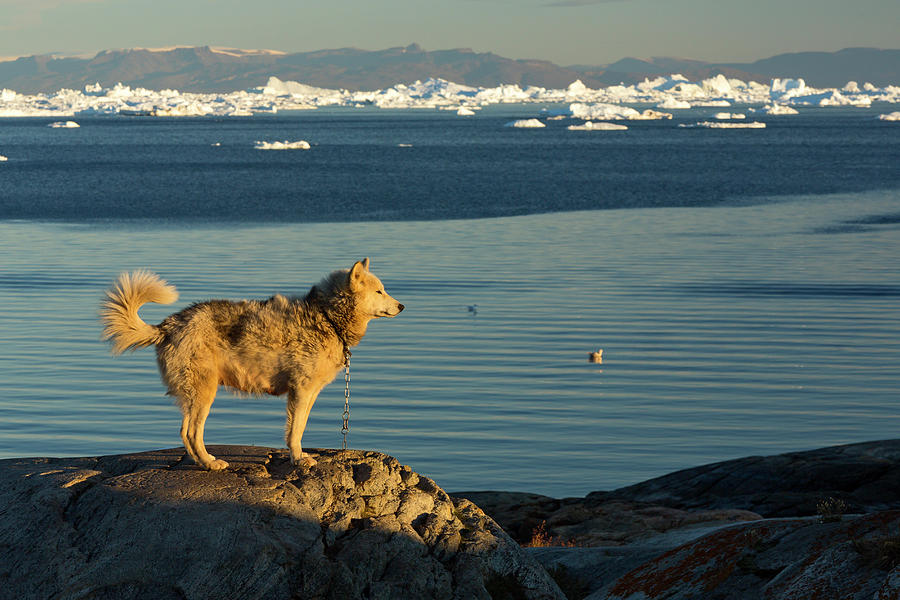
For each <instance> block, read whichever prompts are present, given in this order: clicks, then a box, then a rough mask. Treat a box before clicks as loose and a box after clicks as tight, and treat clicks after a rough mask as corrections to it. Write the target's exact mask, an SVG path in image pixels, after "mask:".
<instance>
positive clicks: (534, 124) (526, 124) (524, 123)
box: [505, 119, 546, 129]
mask: <svg viewBox="0 0 900 600" xmlns="http://www.w3.org/2000/svg"><path fill="white" fill-rule="evenodd" d="M505 126H506V127H519V128H524V129H539V128H541V127H546V125H544V124H543V123H541V122H540V121H538V120H537V119H519V120H517V121H510V122H509V123H507V124H506V125H505Z"/></svg>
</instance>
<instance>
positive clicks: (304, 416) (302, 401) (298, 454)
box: [284, 387, 322, 467]
mask: <svg viewBox="0 0 900 600" xmlns="http://www.w3.org/2000/svg"><path fill="white" fill-rule="evenodd" d="M321 389H322V388H321V387H319V388H316V389H314V390H312V391H311V392H310V391H307V390H304V389H303V388H300V387H292V388H290V389H289V390H288V399H287V427H286V428H285V432H284V437H285V442H286V443H287V447H288V450H290V453H291V462H292V463H293V464H295V465H297V466H300V465H306V466H309V467H311V466H313V465H314V464H316V460H315V459H314V458H313V457H312V456H310V455H309V454H308V453H306V452H304V451H303V447H302V446H301V444H300V440H301V438H303V431H304V430H305V429H306V421H307V420H308V419H309V411H310V410H312V406H313V404H315V402H316V398H317V397H318V396H319V392H320V391H321Z"/></svg>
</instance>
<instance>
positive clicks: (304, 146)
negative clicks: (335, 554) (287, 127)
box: [255, 140, 309, 150]
mask: <svg viewBox="0 0 900 600" xmlns="http://www.w3.org/2000/svg"><path fill="white" fill-rule="evenodd" d="M255 148H256V149H257V150H309V142H307V141H304V140H299V141H296V142H289V141H287V140H285V141H283V142H260V141H257V142H256V146H255Z"/></svg>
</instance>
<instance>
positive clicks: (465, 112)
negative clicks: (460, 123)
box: [456, 106, 475, 117]
mask: <svg viewBox="0 0 900 600" xmlns="http://www.w3.org/2000/svg"><path fill="white" fill-rule="evenodd" d="M456 114H457V115H459V116H460V117H471V116H472V115H474V114H475V111H474V110H472V109H471V108H466V107H465V106H460V107H459V110H457V111H456Z"/></svg>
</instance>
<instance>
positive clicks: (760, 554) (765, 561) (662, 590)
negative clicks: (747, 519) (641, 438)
mask: <svg viewBox="0 0 900 600" xmlns="http://www.w3.org/2000/svg"><path fill="white" fill-rule="evenodd" d="M898 531H900V512H898V511H889V512H882V513H876V514H872V515H865V516H860V517H855V518H848V519H846V520H845V521H841V522H832V523H823V522H820V521H818V520H816V519H766V520H764V521H759V522H757V523H746V524H741V525H738V526H732V527H727V528H725V529H722V530H720V531H717V532H715V533H712V534H710V535H707V536H703V537H701V538H700V539H698V540H696V541H694V542H692V543H689V544H685V545H683V546H680V547H678V548H675V549H673V550H671V551H668V552H665V553H663V554H661V555H660V556H657V557H656V558H654V559H653V560H650V561H647V562H646V563H644V564H643V565H641V566H640V567H638V568H636V569H634V570H632V571H630V572H628V573H627V574H625V575H624V576H622V577H620V578H618V579H617V580H615V581H614V582H612V583H611V584H609V585H606V586H604V587H603V588H601V589H600V590H598V591H597V592H595V593H593V594H591V595H589V596H587V598H589V599H590V600H601V599H603V600H626V599H635V600H636V599H638V598H640V599H641V600H650V599H652V600H663V599H677V598H734V599H743V598H746V599H750V598H766V599H768V600H794V599H796V600H800V599H803V598H829V599H831V600H838V599H846V600H851V599H852V600H871V599H873V598H874V599H886V598H898V597H900V587H898V585H897V584H898V579H900V536H898Z"/></svg>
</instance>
